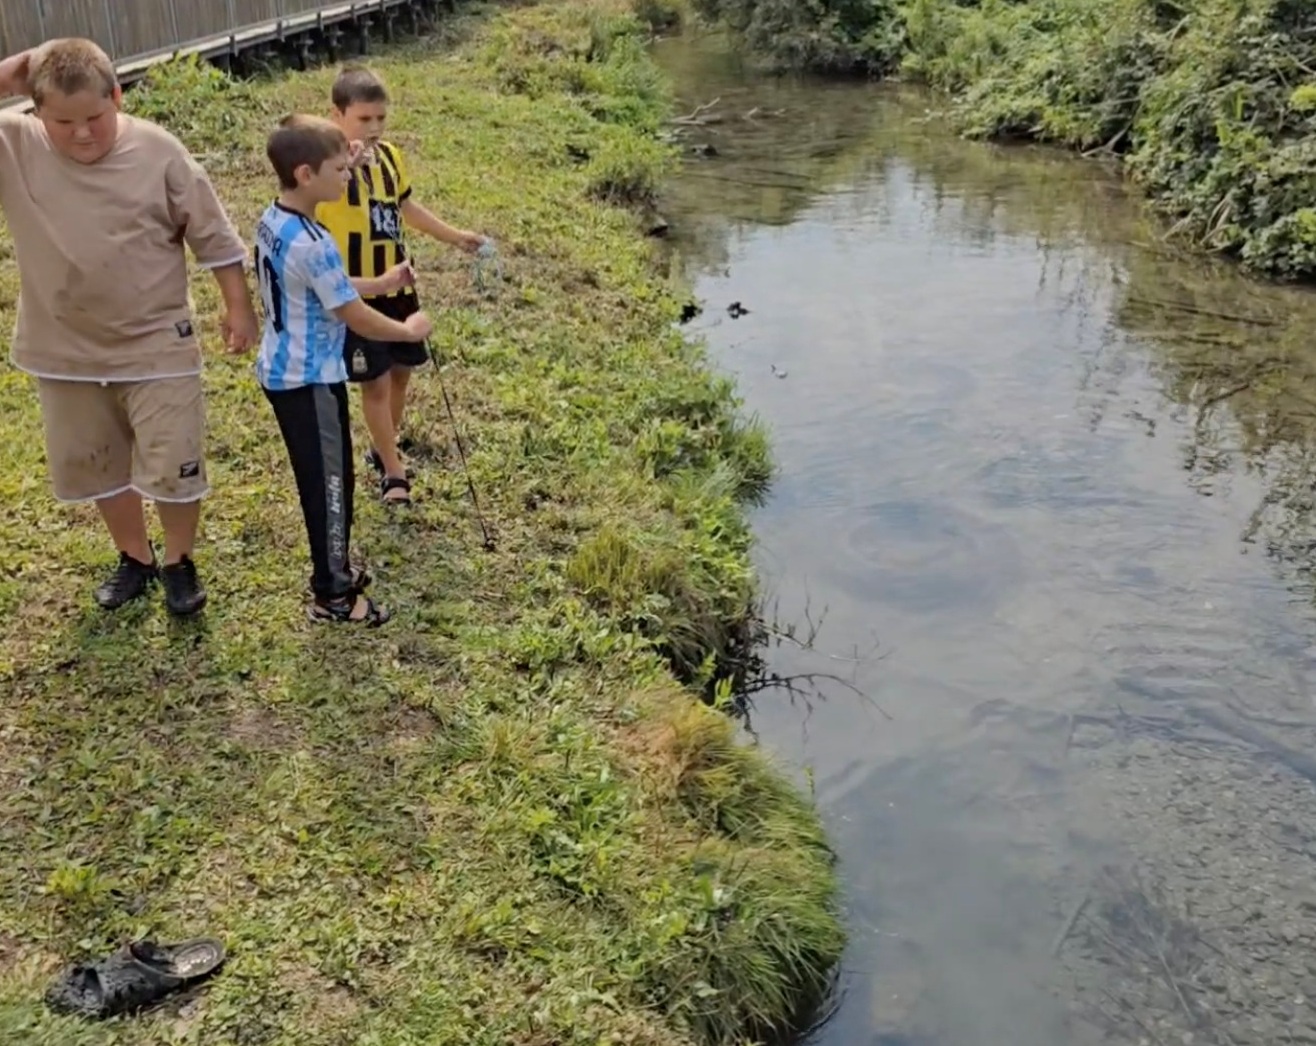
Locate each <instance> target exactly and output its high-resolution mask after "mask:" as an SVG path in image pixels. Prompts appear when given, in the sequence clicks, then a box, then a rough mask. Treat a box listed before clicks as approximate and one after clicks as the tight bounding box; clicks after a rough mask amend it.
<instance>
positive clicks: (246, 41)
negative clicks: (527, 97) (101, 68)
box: [0, 0, 434, 80]
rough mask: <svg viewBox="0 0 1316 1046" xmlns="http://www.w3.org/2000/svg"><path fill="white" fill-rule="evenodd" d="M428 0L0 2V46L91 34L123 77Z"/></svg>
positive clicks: (387, 14)
mask: <svg viewBox="0 0 1316 1046" xmlns="http://www.w3.org/2000/svg"><path fill="white" fill-rule="evenodd" d="M433 4H434V0H331V2H327V3H326V2H324V0H0V52H3V53H4V54H14V53H15V52H18V51H22V50H25V49H26V48H29V47H34V46H36V45H37V44H39V43H42V42H43V41H45V40H51V39H54V38H56V37H61V36H81V37H88V38H90V39H92V40H95V41H96V42H97V43H98V44H100V45H101V46H102V47H103V48H105V50H106V52H107V53H108V54H109V55H110V57H111V58H113V59H114V61H115V64H116V65H117V66H118V68H119V71H120V75H121V77H122V78H124V79H125V80H132V79H134V78H135V77H137V76H140V75H141V74H142V73H143V72H144V71H145V70H146V69H148V68H150V67H151V66H152V65H154V64H156V63H157V62H159V61H161V60H163V59H166V58H170V57H172V56H174V55H177V54H201V55H203V56H205V57H222V56H226V55H228V56H236V55H239V54H241V53H242V52H243V51H244V50H247V49H249V48H251V47H255V46H260V45H264V44H269V43H279V42H283V41H285V40H288V39H289V38H295V37H298V36H301V35H303V34H306V33H308V32H310V31H314V30H329V31H331V32H332V31H333V30H334V29H335V28H336V27H338V26H340V25H341V24H342V23H344V22H349V23H357V24H360V23H363V22H368V21H369V20H372V19H374V18H377V17H383V18H384V19H386V20H390V19H392V18H393V17H395V16H396V15H397V14H398V13H399V12H400V11H401V10H405V9H408V8H410V9H419V8H422V7H427V6H433Z"/></svg>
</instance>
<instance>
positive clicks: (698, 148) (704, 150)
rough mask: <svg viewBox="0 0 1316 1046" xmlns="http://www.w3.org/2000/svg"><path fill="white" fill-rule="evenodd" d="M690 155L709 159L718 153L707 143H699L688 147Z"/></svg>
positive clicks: (715, 147) (714, 147) (713, 146)
mask: <svg viewBox="0 0 1316 1046" xmlns="http://www.w3.org/2000/svg"><path fill="white" fill-rule="evenodd" d="M690 155H691V156H703V157H705V158H710V159H711V158H712V157H714V156H718V155H720V153H719V152H718V150H717V146H715V145H712V144H710V143H709V142H700V143H699V144H698V145H692V146H690Z"/></svg>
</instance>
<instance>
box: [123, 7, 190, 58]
mask: <svg viewBox="0 0 1316 1046" xmlns="http://www.w3.org/2000/svg"><path fill="white" fill-rule="evenodd" d="M110 9H111V12H112V14H113V15H114V42H115V45H116V47H117V49H118V54H116V55H115V57H116V58H131V57H133V56H134V55H139V54H149V53H150V52H152V51H166V50H170V49H172V48H174V47H176V46H177V45H178V33H177V30H176V27H175V25H174V0H110Z"/></svg>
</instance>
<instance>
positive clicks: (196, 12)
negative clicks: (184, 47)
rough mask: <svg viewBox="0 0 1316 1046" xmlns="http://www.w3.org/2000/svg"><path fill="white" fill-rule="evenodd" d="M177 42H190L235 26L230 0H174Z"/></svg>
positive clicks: (226, 31)
mask: <svg viewBox="0 0 1316 1046" xmlns="http://www.w3.org/2000/svg"><path fill="white" fill-rule="evenodd" d="M174 18H175V19H177V21H178V42H179V43H180V44H190V43H193V42H195V41H197V40H204V39H206V38H207V37H210V36H219V35H221V34H223V33H231V32H232V31H233V29H234V28H235V24H234V21H233V2H232V0H174Z"/></svg>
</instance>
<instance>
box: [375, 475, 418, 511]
mask: <svg viewBox="0 0 1316 1046" xmlns="http://www.w3.org/2000/svg"><path fill="white" fill-rule="evenodd" d="M395 490H402V491H405V492H406V495H407V496H406V497H404V498H391V497H389V494H390V493H391V492H392V491H395ZM379 500H380V501H382V502H383V503H384V504H385V505H410V504H411V480H409V479H402V478H401V477H400V476H385V477H384V478H383V479H382V480H380V481H379Z"/></svg>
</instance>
